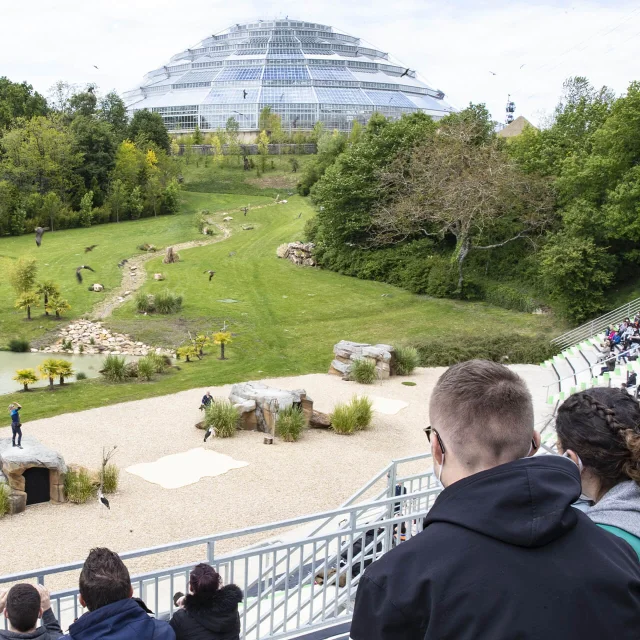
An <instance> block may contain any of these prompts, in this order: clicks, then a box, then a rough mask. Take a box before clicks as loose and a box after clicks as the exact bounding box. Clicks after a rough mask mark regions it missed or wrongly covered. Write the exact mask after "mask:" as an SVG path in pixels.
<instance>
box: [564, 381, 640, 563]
mask: <svg viewBox="0 0 640 640" xmlns="http://www.w3.org/2000/svg"><path fill="white" fill-rule="evenodd" d="M556 431H557V433H558V450H559V451H560V453H562V454H563V455H565V456H566V457H567V458H570V459H571V460H573V461H574V462H575V463H576V465H578V468H579V469H580V479H581V481H582V493H583V494H585V495H586V496H587V497H588V498H590V499H591V501H592V502H593V503H594V504H593V506H592V507H590V508H589V509H587V510H586V511H585V513H586V514H587V515H588V516H589V517H590V518H591V520H593V521H594V522H595V523H596V524H597V525H599V526H600V527H602V528H603V529H605V530H607V531H609V532H610V533H613V534H614V535H616V536H618V537H619V538H622V539H623V540H626V541H627V542H628V543H629V544H630V545H631V547H633V549H634V551H635V552H636V553H637V554H638V558H639V559H640V405H638V401H637V400H635V399H634V398H633V397H632V396H630V395H629V394H628V393H627V392H626V390H622V389H615V388H608V387H596V388H594V389H589V390H588V391H581V392H580V393H574V394H573V395H572V396H569V397H568V398H567V399H566V400H565V401H564V402H563V403H562V405H561V406H560V409H559V410H558V416H557V418H556Z"/></svg>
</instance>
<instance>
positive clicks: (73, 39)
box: [0, 0, 640, 120]
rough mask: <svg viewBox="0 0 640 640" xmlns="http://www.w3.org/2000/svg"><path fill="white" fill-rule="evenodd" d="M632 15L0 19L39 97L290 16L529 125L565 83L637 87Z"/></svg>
mask: <svg viewBox="0 0 640 640" xmlns="http://www.w3.org/2000/svg"><path fill="white" fill-rule="evenodd" d="M8 3H9V0H0V4H1V5H4V4H8ZM636 7H637V5H636ZM636 7H634V6H633V5H632V4H631V3H630V2H617V1H609V2H606V1H603V2H596V1H592V2H578V1H577V0H575V3H573V4H572V3H571V2H562V1H555V2H554V1H553V0H549V1H548V2H542V1H538V2H527V1H525V0H520V1H517V0H516V1H515V2H514V1H509V0H483V1H477V0H448V1H447V0H439V1H438V2H433V1H431V0H429V1H424V0H356V1H355V2H351V3H349V2H344V0H328V1H323V2H316V3H309V5H308V6H307V7H304V6H303V5H302V4H301V3H300V2H299V0H295V1H294V0H282V1H281V2H274V1H272V0H262V1H261V2H258V1H257V0H247V1H245V2H243V3H242V4H238V5H234V4H233V3H227V2H222V1H221V0H213V1H212V0H188V1H187V2H183V3H181V2H177V1H176V0H92V2H87V1H86V0H59V1H58V2H56V3H51V2H45V1H44V0H32V2H29V3H26V2H23V3H12V4H11V6H6V7H5V6H1V7H0V15H1V22H2V38H1V39H0V60H2V61H3V62H2V65H1V66H0V74H2V75H7V76H8V77H9V78H11V79H12V80H17V81H22V80H27V81H28V82H30V83H31V84H33V85H34V86H35V87H36V89H38V90H39V91H41V92H44V93H47V91H48V88H49V87H50V86H51V85H52V84H53V83H54V82H55V81H56V80H59V79H64V80H67V81H69V82H72V83H79V84H81V83H87V82H96V83H97V84H98V85H99V86H100V88H101V90H102V91H105V92H106V91H108V90H109V89H111V88H115V89H117V90H118V91H124V90H126V89H128V88H130V87H132V86H134V85H135V84H136V83H137V82H138V81H139V80H140V79H141V78H142V76H143V75H144V74H145V73H146V72H147V71H149V70H151V69H153V68H156V67H158V66H160V65H161V64H163V63H165V62H166V61H167V60H168V59H169V58H170V57H171V56H172V55H173V54H174V53H177V52H178V51H180V50H182V49H184V48H186V47H188V46H191V45H193V44H195V43H196V42H198V41H199V40H200V39H202V38H203V37H205V36H206V35H208V34H210V33H214V32H216V31H220V30H222V29H224V28H225V27H227V26H229V25H230V24H234V23H236V22H244V21H247V20H253V19H255V18H256V17H267V18H268V17H273V16H279V17H284V16H285V15H287V14H290V15H291V17H296V18H300V19H304V20H310V21H316V22H321V23H324V24H330V25H332V26H333V27H335V28H337V29H341V30H344V31H346V32H347V33H350V34H352V35H356V36H359V37H361V38H363V39H365V40H368V41H370V42H372V43H374V44H375V45H376V46H377V47H379V48H381V49H383V50H385V51H388V52H390V53H391V54H393V55H394V56H395V57H396V58H398V59H399V60H401V61H402V62H403V63H405V64H407V65H408V66H410V67H411V68H414V69H417V70H418V71H419V72H420V73H421V74H422V75H423V76H424V78H426V79H427V80H428V81H430V82H431V83H432V84H433V85H435V86H436V87H437V88H440V89H442V90H443V91H444V92H445V93H446V94H447V97H448V99H449V100H450V101H451V102H452V103H453V104H454V105H455V106H458V107H464V106H465V105H466V104H467V103H468V102H470V101H472V102H485V103H486V104H487V105H488V106H489V108H490V110H491V111H492V113H493V115H494V117H496V118H497V119H501V118H502V117H503V115H504V105H505V102H506V99H507V94H511V96H512V99H513V100H515V102H516V104H517V113H518V114H522V115H525V116H526V117H528V118H530V119H534V120H535V118H536V114H537V112H539V111H541V110H546V111H551V110H552V109H553V107H554V106H555V104H556V101H557V99H558V96H559V93H560V90H561V87H562V82H563V80H564V79H565V78H567V77H568V76H571V75H585V76H587V77H588V78H589V79H590V80H591V81H592V82H593V83H594V84H596V85H598V86H599V85H602V84H607V85H609V86H610V87H612V88H613V89H614V90H615V91H616V92H618V93H621V92H623V91H624V90H625V89H626V87H627V85H628V84H629V82H630V81H631V80H634V79H640V78H638V75H639V74H638V67H637V49H638V47H637V42H638V38H640V8H636ZM522 64H524V65H525V66H524V67H523V68H522V69H520V65H522ZM93 65H96V66H98V67H99V69H95V68H94V66H93ZM490 71H493V72H495V73H496V74H497V75H495V76H493V75H491V74H490V73H489V72H490Z"/></svg>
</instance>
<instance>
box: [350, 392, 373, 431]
mask: <svg viewBox="0 0 640 640" xmlns="http://www.w3.org/2000/svg"><path fill="white" fill-rule="evenodd" d="M372 406H373V402H372V401H371V399H370V398H368V397H367V396H360V397H358V396H353V398H352V399H351V402H350V403H349V405H348V408H349V409H350V410H351V411H352V412H353V415H354V416H355V418H354V419H355V423H356V431H362V430H363V429H366V428H367V427H369V426H370V425H371V420H372V419H373V409H372Z"/></svg>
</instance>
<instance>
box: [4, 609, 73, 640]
mask: <svg viewBox="0 0 640 640" xmlns="http://www.w3.org/2000/svg"><path fill="white" fill-rule="evenodd" d="M60 636H62V629H61V628H60V625H59V624H58V621H57V620H56V617H55V615H53V611H51V609H47V610H46V611H45V612H44V613H43V614H42V626H41V627H37V628H36V630H35V631H33V632H32V633H18V632H16V631H5V630H4V629H0V639H1V640H57V639H58V638H60Z"/></svg>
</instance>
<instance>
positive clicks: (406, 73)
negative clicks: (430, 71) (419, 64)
mask: <svg viewBox="0 0 640 640" xmlns="http://www.w3.org/2000/svg"><path fill="white" fill-rule="evenodd" d="M409 71H411V69H406V70H405V72H404V73H403V74H402V75H401V76H400V77H401V78H404V77H405V76H408V75H409Z"/></svg>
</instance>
